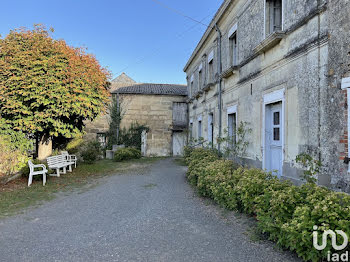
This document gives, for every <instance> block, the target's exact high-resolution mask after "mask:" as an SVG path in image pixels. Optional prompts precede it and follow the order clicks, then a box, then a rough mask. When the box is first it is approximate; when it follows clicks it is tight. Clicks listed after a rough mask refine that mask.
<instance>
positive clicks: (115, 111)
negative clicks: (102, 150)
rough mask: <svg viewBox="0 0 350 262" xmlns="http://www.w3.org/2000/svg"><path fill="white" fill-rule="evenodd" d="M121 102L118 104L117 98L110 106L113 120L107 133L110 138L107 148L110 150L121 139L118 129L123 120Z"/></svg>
mask: <svg viewBox="0 0 350 262" xmlns="http://www.w3.org/2000/svg"><path fill="white" fill-rule="evenodd" d="M120 104H121V103H119V105H118V101H117V100H116V99H115V100H113V102H112V104H111V106H110V115H111V121H110V123H109V130H108V133H107V139H108V144H107V149H109V150H111V149H112V147H113V145H119V144H120V139H119V134H118V130H120V122H121V120H122V116H121V108H120ZM140 139H141V138H140Z"/></svg>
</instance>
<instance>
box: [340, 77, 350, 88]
mask: <svg viewBox="0 0 350 262" xmlns="http://www.w3.org/2000/svg"><path fill="white" fill-rule="evenodd" d="M346 88H350V77H346V78H343V79H342V80H341V89H343V90H344V89H346Z"/></svg>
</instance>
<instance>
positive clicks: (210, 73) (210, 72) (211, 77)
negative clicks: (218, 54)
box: [208, 60, 214, 83]
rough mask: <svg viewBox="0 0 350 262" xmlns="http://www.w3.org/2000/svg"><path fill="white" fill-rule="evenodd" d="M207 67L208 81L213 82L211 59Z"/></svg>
mask: <svg viewBox="0 0 350 262" xmlns="http://www.w3.org/2000/svg"><path fill="white" fill-rule="evenodd" d="M208 67H209V69H208V70H209V81H210V82H211V83H212V82H214V63H213V60H211V61H210V62H209V64H208Z"/></svg>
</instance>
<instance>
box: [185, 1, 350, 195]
mask: <svg viewBox="0 0 350 262" xmlns="http://www.w3.org/2000/svg"><path fill="white" fill-rule="evenodd" d="M349 14H350V2H349V1H346V0H340V1H327V0H318V1H316V0H311V1H301V0H248V1H245V0H225V1H224V2H223V4H222V5H221V7H220V8H219V10H218V11H217V13H216V15H215V16H214V18H213V20H212V21H211V23H210V25H209V27H208V29H207V30H206V32H205V33H204V35H203V36H202V38H201V40H200V42H199V43H198V45H197V47H196V48H195V50H194V52H193V54H192V56H191V57H190V59H189V61H188V63H187V64H186V66H185V68H184V71H185V72H186V74H187V82H188V103H189V125H190V127H191V130H192V131H191V134H190V136H192V137H194V138H199V137H203V138H204V140H205V141H207V142H214V144H217V140H216V138H218V137H224V136H227V135H228V136H230V137H232V139H233V140H234V139H236V134H235V133H236V132H235V131H236V127H237V126H238V125H239V123H241V122H247V125H248V126H249V128H251V130H252V132H251V133H250V134H248V136H247V138H246V140H247V142H249V145H248V148H247V151H246V153H245V155H244V156H242V159H241V160H242V161H244V163H245V164H248V165H251V166H255V167H258V168H263V169H267V170H269V171H273V170H276V171H277V175H278V176H279V177H281V178H287V179H291V180H292V181H294V182H295V183H297V184H298V183H300V174H301V172H302V171H301V168H300V166H298V165H297V164H296V163H295V159H296V156H297V155H298V154H300V153H308V154H310V155H311V156H313V157H314V159H316V160H320V161H321V162H322V165H323V167H322V170H321V174H320V175H319V176H318V183H319V184H320V185H325V186H329V187H333V188H336V189H341V190H343V191H349V190H350V186H349V184H350V175H349V173H348V168H349V167H348V158H349V150H348V116H349V114H348V112H347V111H348V108H350V107H348V101H347V99H348V97H349V96H347V92H348V91H347V90H348V88H349V87H350V83H349V82H350V81H349V78H347V77H350V68H349V65H350V61H349V60H350V45H349V41H350V37H349V32H350V31H349V29H350V28H349V26H350V16H349ZM224 130H226V131H227V134H225V132H224ZM222 146H224V145H222Z"/></svg>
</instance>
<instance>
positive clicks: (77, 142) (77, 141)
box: [66, 136, 84, 154]
mask: <svg viewBox="0 0 350 262" xmlns="http://www.w3.org/2000/svg"><path fill="white" fill-rule="evenodd" d="M83 143H84V139H83V137H82V136H78V137H75V138H73V139H72V140H71V141H69V142H68V144H67V146H66V150H67V151H68V152H69V153H70V154H75V153H77V152H78V151H79V148H80V147H81V146H82V145H83Z"/></svg>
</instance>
